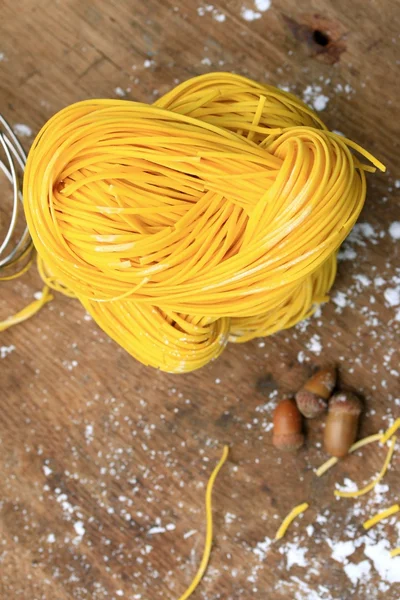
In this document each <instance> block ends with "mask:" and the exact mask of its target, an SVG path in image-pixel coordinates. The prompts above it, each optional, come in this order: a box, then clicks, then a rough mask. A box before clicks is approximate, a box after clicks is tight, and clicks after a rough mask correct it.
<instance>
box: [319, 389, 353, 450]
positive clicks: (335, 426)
mask: <svg viewBox="0 0 400 600" xmlns="http://www.w3.org/2000/svg"><path fill="white" fill-rule="evenodd" d="M361 412H362V402H361V400H360V398H358V397H357V396H356V395H355V394H352V393H351V392H339V393H337V394H335V395H334V396H332V398H331V401H330V402H329V410H328V417H327V419H326V427H325V434H324V445H325V450H326V451H327V452H328V454H331V455H332V456H336V457H337V458H343V457H344V456H346V454H347V453H348V451H349V449H350V447H351V446H352V445H353V444H354V442H355V441H356V439H357V432H358V422H359V419H360V415H361Z"/></svg>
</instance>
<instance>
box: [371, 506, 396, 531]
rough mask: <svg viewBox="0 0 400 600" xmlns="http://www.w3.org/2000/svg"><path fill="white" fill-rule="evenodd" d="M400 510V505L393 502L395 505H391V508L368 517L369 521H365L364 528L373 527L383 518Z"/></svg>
mask: <svg viewBox="0 0 400 600" xmlns="http://www.w3.org/2000/svg"><path fill="white" fill-rule="evenodd" d="M399 511H400V506H399V505H398V504H393V506H391V507H390V508H387V509H386V510H383V511H382V512H380V513H378V514H377V515H375V516H373V517H371V518H370V519H368V521H365V522H364V523H363V527H364V529H371V527H373V526H374V525H376V524H377V523H379V522H380V521H382V520H383V519H387V518H388V517H391V516H392V515H395V514H396V513H398V512H399Z"/></svg>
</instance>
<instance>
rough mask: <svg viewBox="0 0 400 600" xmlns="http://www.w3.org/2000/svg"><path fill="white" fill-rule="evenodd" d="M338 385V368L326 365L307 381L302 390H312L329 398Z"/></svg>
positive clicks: (326, 398)
mask: <svg viewBox="0 0 400 600" xmlns="http://www.w3.org/2000/svg"><path fill="white" fill-rule="evenodd" d="M335 385H336V368H335V367H325V368H323V369H319V371H317V372H316V373H315V375H313V376H312V377H311V378H310V379H309V380H308V381H306V383H305V384H304V386H303V388H302V390H306V391H307V392H312V393H313V394H315V395H316V396H319V397H320V398H323V399H324V400H328V399H329V398H330V396H331V394H332V391H333V389H334V387H335Z"/></svg>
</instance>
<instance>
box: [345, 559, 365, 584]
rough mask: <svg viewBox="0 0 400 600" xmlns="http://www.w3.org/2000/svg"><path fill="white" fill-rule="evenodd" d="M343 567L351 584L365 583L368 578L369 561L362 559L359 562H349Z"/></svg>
mask: <svg viewBox="0 0 400 600" xmlns="http://www.w3.org/2000/svg"><path fill="white" fill-rule="evenodd" d="M343 568H344V572H345V573H346V575H347V577H348V578H349V579H350V581H351V583H352V584H353V585H358V584H360V583H366V582H367V581H368V579H369V578H370V573H371V563H370V562H369V561H368V560H363V561H361V562H360V563H349V564H347V565H345V566H344V567H343Z"/></svg>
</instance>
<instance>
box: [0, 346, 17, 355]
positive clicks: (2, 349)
mask: <svg viewBox="0 0 400 600" xmlns="http://www.w3.org/2000/svg"><path fill="white" fill-rule="evenodd" d="M14 350H15V346H13V345H12V344H11V346H0V358H5V357H6V356H8V355H9V354H11V352H13V351H14Z"/></svg>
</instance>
